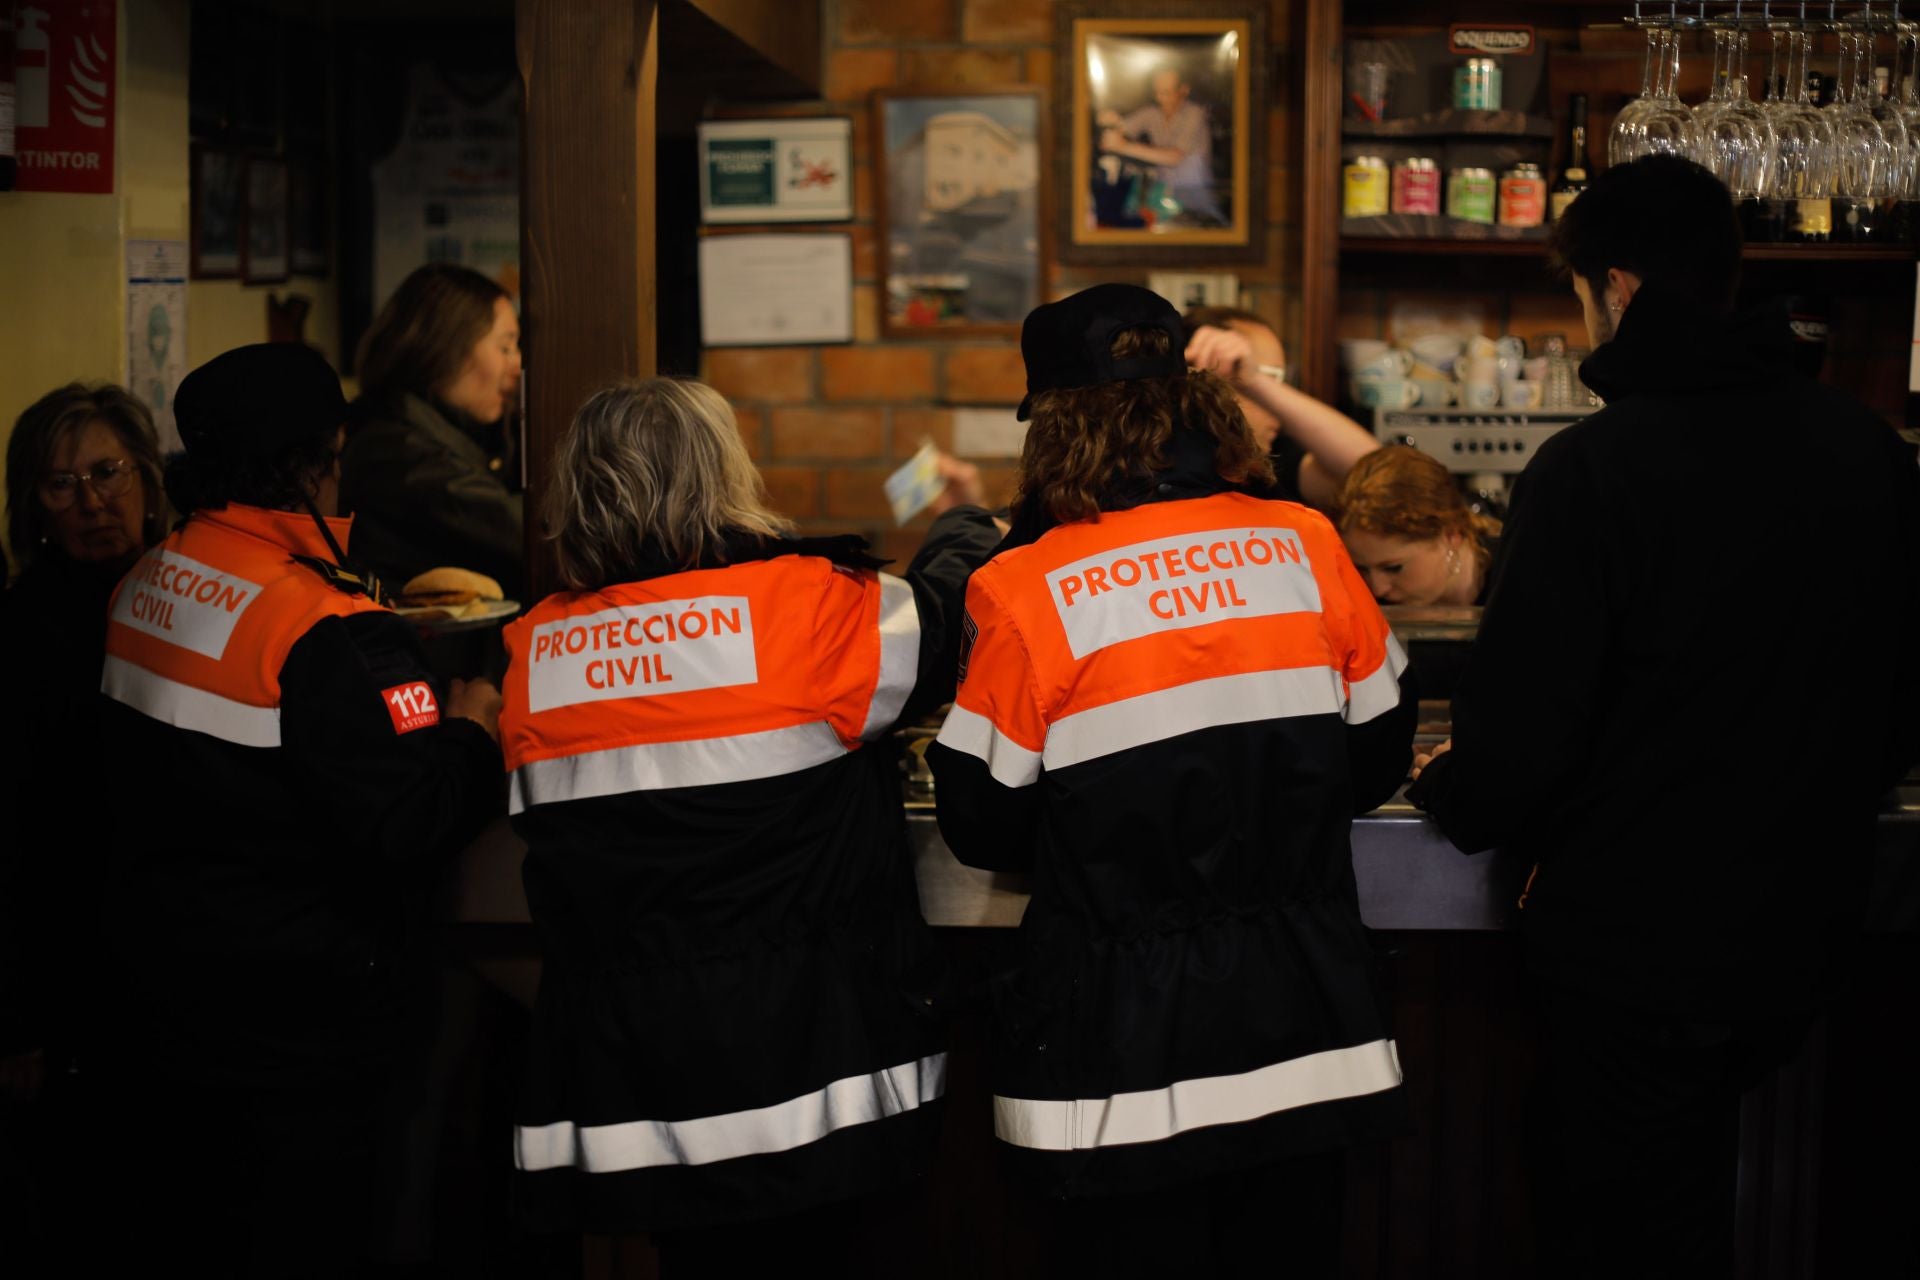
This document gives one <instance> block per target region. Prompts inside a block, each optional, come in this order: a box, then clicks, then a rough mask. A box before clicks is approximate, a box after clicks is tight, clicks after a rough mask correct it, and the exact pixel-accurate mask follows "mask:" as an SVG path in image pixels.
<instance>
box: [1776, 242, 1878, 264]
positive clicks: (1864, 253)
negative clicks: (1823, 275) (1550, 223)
mask: <svg viewBox="0 0 1920 1280" xmlns="http://www.w3.org/2000/svg"><path fill="white" fill-rule="evenodd" d="M1741 256H1742V257H1744V258H1746V259H1747V261H1749V262H1912V261H1913V260H1914V247H1913V246H1912V245H1910V244H1750V245H1748V246H1747V247H1746V248H1745V249H1744V250H1742V251H1741Z"/></svg>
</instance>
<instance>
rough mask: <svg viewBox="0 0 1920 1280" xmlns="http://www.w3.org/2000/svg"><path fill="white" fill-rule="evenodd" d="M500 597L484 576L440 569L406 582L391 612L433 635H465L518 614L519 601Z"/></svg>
mask: <svg viewBox="0 0 1920 1280" xmlns="http://www.w3.org/2000/svg"><path fill="white" fill-rule="evenodd" d="M501 597H502V592H501V590H500V584H499V583H497V582H495V581H494V580H493V579H492V578H489V577H488V576H487V575H486V574H484V573H475V572H473V570H471V569H456V568H453V567H452V566H443V567H441V568H438V569H429V570H427V571H426V572H425V573H423V574H420V575H419V576H417V577H415V578H412V579H410V580H409V581H408V582H407V585H406V586H404V587H402V588H400V593H399V594H398V595H397V596H395V597H394V601H393V611H394V612H395V613H397V614H399V615H400V616H401V617H403V618H405V619H407V621H409V622H412V623H414V624H415V625H417V626H422V627H429V628H431V629H432V630H434V631H465V630H467V629H468V628H470V627H485V626H491V625H493V624H496V623H500V622H504V621H505V620H507V619H508V618H511V617H512V616H513V615H514V614H516V613H519V612H520V602H519V601H517V600H506V599H502V598H501Z"/></svg>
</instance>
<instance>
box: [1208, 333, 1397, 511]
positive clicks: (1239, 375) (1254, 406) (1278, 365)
mask: <svg viewBox="0 0 1920 1280" xmlns="http://www.w3.org/2000/svg"><path fill="white" fill-rule="evenodd" d="M1180 323H1181V327H1182V328H1183V329H1184V330H1185V332H1186V335H1187V363H1188V364H1189V365H1191V366H1192V367H1193V368H1195V369H1204V370H1206V371H1207V372H1208V373H1214V374H1218V375H1219V376H1220V377H1221V378H1223V379H1225V380H1226V382H1227V384H1228V385H1229V386H1231V387H1232V388H1233V394H1234V398H1235V399H1236V400H1238V401H1239V402H1240V412H1241V413H1243V414H1245V415H1246V417H1247V425H1248V426H1250V427H1252V428H1253V438H1254V439H1255V440H1257V441H1259V442H1260V446H1261V448H1263V449H1265V450H1266V451H1267V452H1268V453H1269V454H1271V455H1272V457H1273V489H1272V491H1271V492H1270V493H1269V495H1268V496H1269V497H1274V498H1279V499H1281V500H1282V501H1286V502H1307V503H1311V504H1312V505H1314V506H1316V507H1331V506H1332V505H1333V500H1334V497H1335V495H1337V494H1338V493H1339V492H1340V485H1341V483H1342V482H1343V481H1345V480H1346V478H1347V472H1349V471H1351V470H1352V469H1353V464H1354V463H1356V462H1358V461H1359V460H1360V459H1361V458H1363V457H1365V456H1366V455H1367V454H1369V453H1371V452H1373V451H1374V450H1375V449H1378V448H1379V447H1380V442H1379V441H1378V440H1376V439H1374V438H1373V434H1372V433H1371V432H1369V431H1368V430H1367V429H1366V428H1365V427H1363V426H1361V425H1360V424H1359V423H1357V422H1355V421H1354V420H1353V419H1352V418H1349V417H1348V416H1347V415H1346V414H1344V413H1341V412H1340V411H1339V410H1338V409H1335V408H1333V407H1332V406H1330V405H1324V404H1321V403H1320V402H1319V401H1318V400H1315V399H1314V398H1313V397H1312V396H1310V395H1308V394H1307V393H1306V392H1304V391H1300V390H1297V389H1295V388H1293V387H1290V386H1288V385H1287V352H1286V348H1284V347H1282V346H1281V345H1280V335H1278V334H1276V333H1275V332H1274V331H1273V329H1272V327H1271V326H1269V325H1268V324H1267V322H1266V321H1265V320H1262V319H1261V318H1260V317H1259V316H1257V315H1255V314H1254V313H1253V312H1251V311H1242V310H1240V309H1239V308H1237V307H1196V308H1194V309H1193V310H1192V311H1189V312H1187V314H1186V315H1185V316H1183V317H1181V321H1180Z"/></svg>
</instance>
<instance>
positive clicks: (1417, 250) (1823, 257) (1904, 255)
mask: <svg viewBox="0 0 1920 1280" xmlns="http://www.w3.org/2000/svg"><path fill="white" fill-rule="evenodd" d="M1340 252H1341V253H1353V254H1376V255H1402V254H1404V255H1407V256H1420V257H1424V256H1428V255H1433V254H1460V255H1465V256H1477V257H1488V258H1544V257H1546V255H1547V245H1546V242H1545V241H1541V240H1448V239H1438V238H1418V239H1416V238H1413V237H1395V236H1341V237H1340ZM1741 256H1742V257H1744V258H1745V259H1746V260H1747V261H1749V262H1821V263H1836V262H1855V263H1869V262H1913V261H1915V253H1914V247H1913V246H1912V245H1905V244H1825V245H1816V244H1750V245H1748V246H1746V248H1745V250H1743V251H1742V255H1741Z"/></svg>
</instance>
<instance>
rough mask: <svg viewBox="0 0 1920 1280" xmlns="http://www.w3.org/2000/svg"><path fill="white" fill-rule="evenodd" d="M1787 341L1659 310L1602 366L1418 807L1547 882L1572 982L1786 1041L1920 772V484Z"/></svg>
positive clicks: (1558, 445)
mask: <svg viewBox="0 0 1920 1280" xmlns="http://www.w3.org/2000/svg"><path fill="white" fill-rule="evenodd" d="M1790 343H1791V339H1790V334H1789V331H1788V329H1787V324H1786V316H1785V314H1784V312H1780V311H1778V310H1768V311H1761V312H1753V313H1747V314H1742V315H1738V316H1732V317H1727V316H1714V315H1711V314H1709V313H1706V312H1704V311H1702V310H1700V309H1698V308H1696V307H1694V306H1692V305H1690V304H1689V303H1688V302H1687V301H1686V300H1684V299H1682V298H1679V297H1676V296H1673V295H1671V294H1668V293H1665V292H1663V291H1662V290H1661V289H1659V288H1657V287H1654V286H1648V287H1645V288H1643V289H1642V290H1641V291H1640V292H1639V293H1638V294H1637V295H1636V296H1635V297H1634V299H1633V302H1632V304H1631V305H1630V306H1629V308H1628V309H1627V312H1626V314H1625V316H1624V318H1623V320H1622V322H1621V325H1620V329H1619V334H1618V336H1617V337H1616V338H1615V339H1614V340H1613V341H1612V342H1609V343H1607V344H1606V345H1604V346H1602V347H1601V348H1600V349H1599V350H1597V351H1596V352H1595V353H1594V355H1593V356H1592V358H1591V359H1589V360H1588V361H1587V362H1586V364H1585V365H1583V366H1582V368H1581V376H1582V378H1583V379H1585V381H1586V382H1587V384H1588V385H1589V386H1591V387H1592V388H1593V389H1594V390H1595V391H1597V392H1598V393H1599V394H1600V395H1601V396H1602V397H1604V398H1605V400H1606V401H1607V407H1606V408H1605V409H1603V410H1601V411H1600V412H1598V413H1596V414H1594V415H1592V416H1591V417H1589V418H1587V419H1585V420H1584V421H1582V422H1580V423H1579V424H1577V425H1575V426H1572V427H1570V428H1568V429H1567V430H1565V431H1562V432H1561V433H1560V434H1558V435H1557V436H1555V437H1554V438H1553V439H1552V440H1551V441H1549V442H1548V443H1547V444H1546V445H1545V446H1543V447H1542V448H1541V450H1540V452H1539V454H1538V455H1537V456H1536V457H1535V458H1534V459H1533V461H1532V462H1531V463H1530V464H1529V465H1528V467H1527V469H1526V472H1525V473H1524V474H1523V475H1522V476H1521V478H1520V481H1519V483H1518V485H1517V486H1516V488H1515V491H1514V499H1513V504H1512V507H1511V511H1510V515H1509V519H1508V521H1507V525H1506V543H1505V546H1504V548H1503V556H1502V563H1501V565H1500V567H1499V569H1498V570H1497V572H1496V576H1495V578H1494V582H1493V589H1492V595H1491V597H1490V599H1489V602H1488V604H1487V609H1486V614H1485V616H1484V618H1483V620H1482V623H1481V628H1480V634H1479V638H1478V640H1477V641H1476V643H1475V647H1474V652H1473V656H1472V659H1471V662H1470V665H1469V668H1468V671H1467V673H1466V675H1465V677H1464V679H1463V681H1462V683H1461V686H1460V689H1459V691H1458V693H1457V694H1456V696H1455V698H1454V703H1453V716H1454V721H1453V723H1454V749H1453V751H1452V753H1451V754H1449V755H1446V756H1443V757H1441V758H1440V759H1439V760H1437V761H1436V762H1435V763H1434V764H1433V765H1432V766H1431V767H1430V768H1429V769H1428V771H1427V772H1426V773H1425V775H1423V776H1422V777H1421V779H1420V781H1419V782H1418V783H1417V784H1416V785H1415V787H1414V788H1413V790H1412V792H1411V798H1412V799H1413V800H1414V801H1415V803H1417V804H1419V805H1421V806H1422V807H1423V808H1425V809H1426V810H1427V811H1428V813H1429V814H1431V815H1432V817H1433V818H1434V819H1435V821H1437V822H1438V823H1439V825H1440V826H1441V828H1442V829H1443V830H1444V831H1445V832H1446V834H1447V836H1448V838H1450V839H1451V840H1452V841H1453V842H1454V843H1455V844H1456V845H1458V846H1459V847H1460V848H1462V849H1464V850H1467V851H1469V852H1472V851H1477V850H1480V849H1485V848H1489V847H1491V846H1494V845H1500V846H1502V847H1505V848H1506V849H1508V850H1509V851H1510V852H1512V853H1514V854H1517V855H1519V856H1521V857H1523V858H1524V859H1525V860H1527V861H1528V862H1532V863H1537V864H1538V870H1537V872H1536V874H1535V877H1534V882H1533V884H1532V887H1531V891H1530V893H1529V895H1528V897H1527V899H1526V902H1525V911H1524V914H1523V916H1522V919H1523V920H1524V922H1525V927H1526V932H1527V936H1528V939H1529V943H1530V955H1531V960H1532V963H1533V966H1534V968H1535V971H1536V973H1537V974H1538V975H1539V976H1541V977H1542V978H1544V979H1546V980H1547V981H1549V982H1550V983H1553V984H1557V985H1561V986H1565V987H1570V988H1574V989H1577V990H1580V991H1584V992H1586V993H1588V994H1590V995H1597V996H1600V997H1602V998H1606V999H1611V1000H1615V1001H1617V1002H1620V1003H1625V1004H1629V1005H1632V1006H1634V1007H1637V1008H1642V1009H1650V1010H1655V1011H1660V1012H1667V1013H1675V1014H1681V1015H1686V1016H1693V1017H1706V1018H1716V1019H1718V1018H1737V1017H1747V1016H1764V1015H1768V1014H1774V1013H1793V1012H1798V1011H1801V1010H1804V1009H1807V1008H1810V1007H1812V1006H1813V1005H1815V1004H1816V1003H1817V1002H1818V1000H1819V999H1820V997H1821V995H1822V993H1823V992H1824V991H1825V990H1826V989H1827V988H1828V987H1829V986H1830V985H1831V983H1832V981H1833V980H1834V978H1835V976H1836V974H1837V970H1838V966H1839V963H1840V962H1841V961H1842V959H1843V957H1844V954H1845V951H1846V948H1847V945H1848V941H1849V939H1850V938H1851V937H1852V936H1853V935H1854V934H1855V932H1856V930H1857V926H1858V922H1859V920H1860V917H1861V913H1862V911H1863V907H1864V901H1865V893H1866V889H1867V885H1868V870H1869V862H1870V858H1871V855H1872V842H1873V837H1874V824H1875V815H1876V811H1877V809H1878V804H1879V801H1880V798H1881V797H1882V795H1883V794H1884V792H1885V791H1886V790H1887V788H1888V787H1889V786H1891V785H1892V784H1893V783H1894V782H1895V781H1897V780H1898V779H1899V777H1900V776H1901V775H1902V773H1903V772H1904V771H1905V770H1906V769H1907V768H1908V767H1909V766H1911V765H1912V764H1913V762H1914V760H1915V759H1916V757H1920V675H1917V674H1916V671H1917V668H1916V665H1915V663H1914V661H1913V658H1912V656H1911V654H1910V653H1909V652H1907V650H1908V648H1909V647H1910V646H1911V645H1912V643H1913V642H1914V637H1915V636H1916V635H1920V475H1917V474H1916V471H1915V467H1914V458H1913V454H1912V452H1911V450H1909V449H1907V448H1905V447H1904V446H1903V445H1902V444H1901V442H1900V440H1899V438H1898V436H1897V435H1896V434H1895V433H1894V432H1893V431H1892V430H1891V429H1890V428H1889V427H1888V426H1887V424H1886V423H1884V422H1882V421H1880V420H1879V419H1878V418H1877V417H1875V416H1874V415H1873V414H1872V413H1870V412H1868V411H1867V410H1866V409H1864V408H1863V407H1861V406H1860V405H1859V404H1857V403H1855V402H1854V401H1853V400H1851V399H1849V398H1848V397H1846V396H1844V395H1842V394H1840V393H1839V392H1837V391H1835V390H1833V389H1832V388H1829V387H1826V386H1822V385H1820V384H1818V383H1815V382H1812V381H1810V380H1808V379H1806V378H1805V377H1802V376H1801V375H1799V374H1798V373H1796V372H1795V371H1794V369H1793V366H1792V362H1791V358H1790V354H1789V351H1790Z"/></svg>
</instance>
